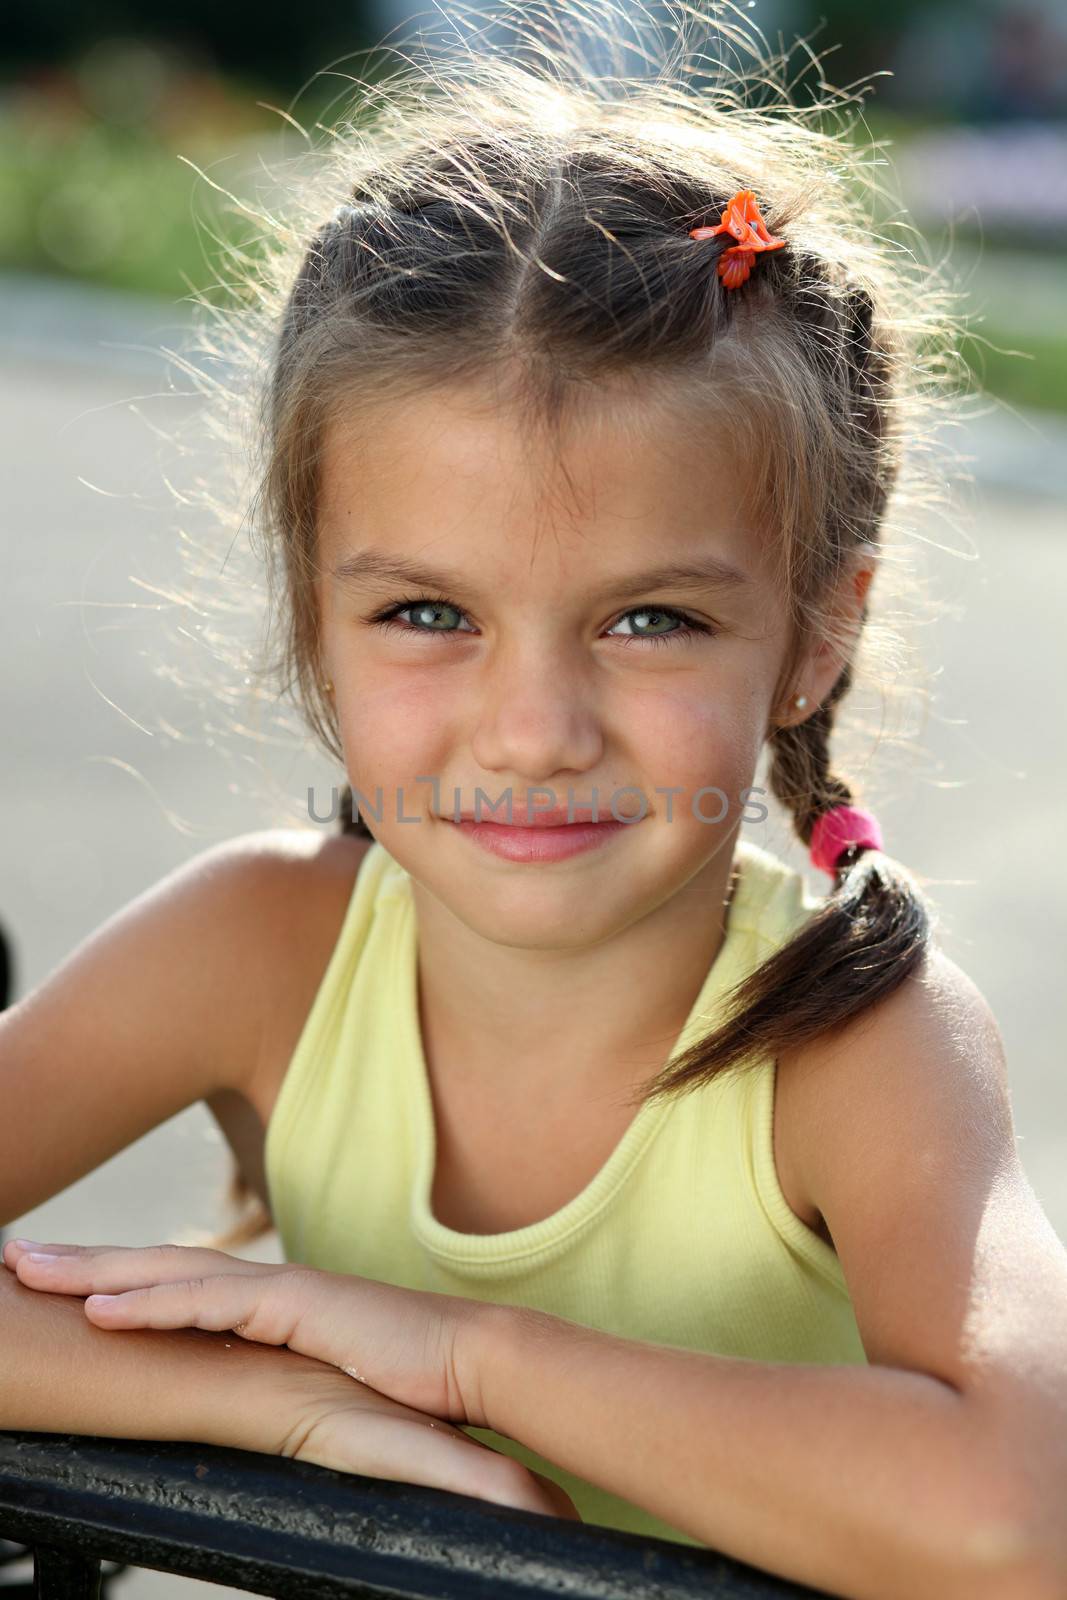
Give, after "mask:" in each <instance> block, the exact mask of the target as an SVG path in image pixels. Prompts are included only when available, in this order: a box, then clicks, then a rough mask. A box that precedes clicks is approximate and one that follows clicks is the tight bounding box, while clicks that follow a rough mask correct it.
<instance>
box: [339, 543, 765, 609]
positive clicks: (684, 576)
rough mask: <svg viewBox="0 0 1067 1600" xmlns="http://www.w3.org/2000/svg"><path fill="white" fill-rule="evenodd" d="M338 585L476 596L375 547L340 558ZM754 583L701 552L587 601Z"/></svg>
mask: <svg viewBox="0 0 1067 1600" xmlns="http://www.w3.org/2000/svg"><path fill="white" fill-rule="evenodd" d="M331 570H332V573H333V576H334V578H336V579H337V580H338V582H340V583H367V584H373V583H380V584H390V583H401V584H404V583H406V584H412V585H415V586H417V587H419V588H422V589H438V590H441V591H446V590H455V591H457V592H460V593H462V592H463V591H466V593H468V594H471V595H474V596H476V597H479V598H480V591H479V588H478V585H477V584H476V583H472V582H471V581H470V580H469V579H467V578H465V577H464V576H463V574H462V573H458V572H448V571H446V570H444V569H443V568H440V567H424V566H421V565H420V564H419V563H418V562H413V561H408V560H406V559H405V558H404V557H403V556H391V555H387V554H385V553H384V552H383V551H379V550H356V551H352V552H351V553H350V554H348V555H346V556H343V557H342V558H341V559H340V560H339V561H337V562H336V564H335V565H334V566H333V568H332V569H331ZM755 587H756V581H755V579H754V578H751V577H749V576H748V574H747V573H744V572H741V571H740V570H739V569H738V568H737V567H732V566H731V565H730V564H729V562H727V561H721V560H719V558H718V557H717V556H712V555H701V556H700V557H699V558H697V559H694V560H692V561H687V562H675V563H672V564H670V565H667V566H660V567H651V568H649V569H648V570H647V571H645V572H631V573H620V574H619V575H618V576H617V577H615V578H612V579H610V581H609V582H607V583H603V584H601V585H600V586H599V587H598V588H597V589H595V590H594V591H592V593H591V594H590V596H589V598H590V599H591V600H594V601H596V600H605V599H609V598H610V597H611V596H612V595H619V596H629V595H637V594H645V593H647V592H648V591H649V590H650V589H688V590H691V591H699V590H706V589H723V590H730V589H736V590H750V589H754V588H755Z"/></svg>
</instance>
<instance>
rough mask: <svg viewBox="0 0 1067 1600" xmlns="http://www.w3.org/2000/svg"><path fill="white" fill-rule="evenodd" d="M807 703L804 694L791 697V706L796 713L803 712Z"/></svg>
mask: <svg viewBox="0 0 1067 1600" xmlns="http://www.w3.org/2000/svg"><path fill="white" fill-rule="evenodd" d="M807 703H808V697H807V695H806V694H795V695H794V696H793V704H794V705H795V706H796V708H797V710H798V711H803V709H804V707H805V706H806V705H807Z"/></svg>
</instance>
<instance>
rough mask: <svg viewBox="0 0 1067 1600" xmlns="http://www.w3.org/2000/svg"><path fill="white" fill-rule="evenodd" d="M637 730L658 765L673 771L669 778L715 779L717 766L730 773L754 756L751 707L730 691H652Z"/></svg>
mask: <svg viewBox="0 0 1067 1600" xmlns="http://www.w3.org/2000/svg"><path fill="white" fill-rule="evenodd" d="M631 733H632V734H633V736H634V738H635V740H636V741H637V742H638V744H639V748H640V751H641V754H642V757H643V759H644V760H645V761H646V763H647V764H648V765H649V766H650V767H651V768H652V770H653V771H662V772H663V773H665V774H668V775H669V776H665V777H664V778H663V780H662V781H663V782H664V783H667V782H674V783H688V782H690V781H693V782H694V783H695V785H696V786H697V787H699V785H700V784H702V783H713V782H715V781H716V778H715V777H714V774H715V773H716V772H717V771H722V772H724V775H725V773H727V772H730V771H732V770H733V769H734V768H735V767H742V768H743V767H744V766H745V764H746V763H747V762H748V761H749V759H750V756H751V748H752V732H751V727H750V717H749V714H748V712H747V710H746V709H744V708H739V707H738V705H737V703H736V701H734V700H731V699H728V698H727V697H725V696H719V695H715V694H714V693H713V692H710V693H709V692H706V691H705V692H703V693H701V692H700V691H699V690H697V689H695V688H694V689H693V690H686V691H685V692H682V693H679V692H676V691H673V690H668V691H662V692H660V693H657V694H656V695H654V696H649V697H648V698H647V699H646V701H645V703H644V704H643V705H642V707H641V708H640V711H639V714H638V716H637V719H636V721H635V722H634V723H632V724H631ZM709 773H710V774H712V775H711V776H709V775H708V774H709ZM656 781H657V782H658V781H660V780H659V779H657V780H656Z"/></svg>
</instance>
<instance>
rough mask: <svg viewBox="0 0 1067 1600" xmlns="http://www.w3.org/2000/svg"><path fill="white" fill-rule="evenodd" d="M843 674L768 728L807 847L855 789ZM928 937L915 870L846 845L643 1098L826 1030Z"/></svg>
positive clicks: (875, 991) (908, 964) (882, 992)
mask: <svg viewBox="0 0 1067 1600" xmlns="http://www.w3.org/2000/svg"><path fill="white" fill-rule="evenodd" d="M864 609H866V608H864ZM850 684H851V667H850V666H846V667H845V670H844V671H843V672H842V673H841V675H840V676H839V677H838V679H837V682H836V683H835V684H834V686H833V689H832V690H831V691H830V693H829V694H828V695H827V696H826V699H825V700H824V701H823V703H822V704H821V705H820V706H819V707H818V708H817V710H816V711H814V712H813V713H812V715H811V716H810V717H808V718H807V720H806V721H804V722H801V723H796V724H793V725H789V726H786V727H781V728H777V729H775V730H774V731H773V733H772V734H771V736H770V742H771V752H772V759H771V769H770V782H771V788H772V790H773V792H774V794H775V795H776V796H777V797H778V799H779V800H781V802H782V803H783V805H785V806H786V807H787V808H788V810H789V811H791V813H792V815H793V823H794V827H795V829H796V832H797V834H798V836H799V837H800V839H801V840H802V841H803V843H804V844H805V845H808V844H810V843H811V838H812V833H813V831H814V828H815V823H816V821H817V820H818V818H819V817H820V816H822V815H824V813H826V812H827V811H830V810H832V809H833V807H834V806H839V805H849V804H851V803H852V801H853V799H854V796H853V793H852V790H851V788H850V787H849V785H848V783H847V782H846V781H845V780H844V779H842V778H839V777H837V776H836V775H835V774H834V773H833V772H832V771H831V766H830V736H831V733H832V730H833V723H834V706H835V705H836V704H837V702H838V701H839V700H840V699H841V698H842V696H843V695H845V694H846V693H847V692H848V689H849V686H850ZM930 941H931V916H930V912H929V909H928V906H927V902H926V899H925V897H924V895H923V893H922V891H921V889H920V888H919V886H918V884H917V883H916V881H915V879H914V878H913V877H912V875H911V874H910V873H909V872H908V871H907V869H906V868H904V867H903V866H901V865H900V863H899V862H896V861H892V860H890V858H889V857H887V856H886V855H884V854H883V853H882V852H881V851H876V850H872V849H871V848H870V847H869V846H865V845H856V846H851V847H850V848H849V849H848V850H846V851H844V852H843V853H842V854H841V855H840V856H839V857H838V861H837V869H836V876H835V882H834V886H833V888H832V889H831V890H830V892H829V894H828V895H827V896H826V899H825V900H824V901H823V904H822V905H821V906H820V907H819V909H818V910H817V911H816V912H815V913H814V914H813V915H812V916H811V917H810V918H809V919H808V920H807V921H806V922H805V923H804V925H803V926H802V928H801V929H800V931H799V932H798V933H797V934H795V935H794V937H793V938H792V939H790V940H788V941H787V942H786V943H785V944H784V945H783V946H782V947H781V948H780V949H778V950H777V951H775V953H774V955H772V956H771V957H769V958H768V959H767V960H766V961H764V962H763V963H762V964H761V965H760V966H759V967H757V969H756V970H755V971H754V972H752V973H750V974H749V976H748V977H747V978H745V979H744V980H742V981H741V982H740V983H738V984H736V985H735V986H734V988H733V989H732V990H731V991H730V993H729V994H728V996H727V997H726V1006H727V1013H728V1014H727V1020H726V1021H725V1022H724V1023H723V1024H722V1026H721V1027H719V1028H718V1029H717V1030H715V1031H714V1032H713V1033H710V1034H708V1035H706V1036H705V1037H704V1038H703V1039H698V1040H697V1041H696V1043H695V1044H693V1045H691V1046H690V1048H689V1049H688V1050H686V1051H684V1052H683V1053H682V1054H681V1055H680V1056H679V1057H678V1058H677V1059H676V1060H675V1061H673V1062H671V1063H669V1064H668V1066H666V1067H665V1068H664V1069H663V1070H662V1071H661V1072H660V1073H658V1074H657V1075H656V1077H654V1078H653V1079H651V1080H649V1081H648V1082H647V1083H646V1084H644V1085H643V1086H642V1089H641V1092H640V1097H641V1098H644V1097H646V1096H647V1097H649V1098H657V1097H659V1096H664V1095H670V1094H675V1093H686V1092H688V1091H690V1090H692V1089H696V1088H699V1087H700V1086H701V1085H703V1084H706V1083H709V1082H710V1081H711V1080H712V1079H713V1078H715V1077H717V1076H718V1075H719V1074H720V1073H722V1072H726V1071H729V1070H731V1069H732V1068H737V1067H740V1066H742V1065H743V1064H744V1063H745V1061H746V1060H751V1059H754V1058H756V1057H759V1058H761V1059H765V1058H766V1057H767V1056H773V1057H777V1056H778V1055H779V1054H781V1053H782V1052H783V1051H784V1050H786V1049H789V1048H794V1047H796V1046H798V1045H801V1044H804V1043H806V1042H808V1041H810V1040H813V1039H816V1038H819V1037H821V1036H822V1035H825V1034H828V1033H829V1032H830V1031H831V1030H832V1029H835V1028H837V1027H840V1026H841V1025H842V1024H844V1023H845V1022H847V1021H848V1020H849V1019H850V1018H851V1017H855V1016H858V1015H859V1014H860V1013H861V1012H863V1011H865V1010H866V1009H867V1007H868V1006H870V1005H873V1004H874V1003H875V1002H876V1001H877V1000H881V999H884V998H885V997H886V996H887V995H889V994H892V992H893V990H894V989H896V988H898V987H899V985H900V984H902V983H903V982H904V980H905V979H906V978H907V977H908V976H909V975H910V974H911V973H913V972H914V971H915V970H916V969H917V968H918V967H919V966H920V965H921V964H922V961H923V960H924V958H925V955H926V951H927V949H928V947H929V944H930Z"/></svg>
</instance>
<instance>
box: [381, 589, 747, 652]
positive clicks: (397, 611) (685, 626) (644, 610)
mask: <svg viewBox="0 0 1067 1600" xmlns="http://www.w3.org/2000/svg"><path fill="white" fill-rule="evenodd" d="M405 611H407V612H410V613H411V614H412V615H413V616H415V617H418V616H419V614H420V613H431V614H435V615H436V616H437V617H438V618H440V614H441V612H443V611H445V612H447V611H451V612H453V613H454V614H455V615H456V616H457V617H462V616H464V615H465V613H464V612H463V611H462V610H461V609H460V607H459V606H455V605H453V604H452V602H451V601H450V600H444V599H440V598H433V597H430V596H427V595H417V596H416V597H415V598H414V599H409V600H398V601H396V602H395V603H394V604H393V605H390V606H387V607H386V608H385V610H383V611H379V612H377V613H376V614H375V615H374V616H373V617H369V618H368V619H367V620H368V621H369V622H371V623H372V624H373V626H374V627H377V628H383V629H390V630H392V631H393V632H396V633H409V634H422V635H423V636H424V637H426V636H428V635H432V634H435V633H436V634H447V635H452V634H457V633H463V634H467V635H468V636H469V635H470V633H471V630H470V629H465V628H450V627H434V626H423V623H424V622H425V616H424V617H423V619H422V621H419V622H404V621H402V620H401V618H402V616H403V613H404V612H405ZM630 617H637V618H648V617H650V618H652V619H654V620H655V621H659V622H666V623H675V624H677V626H675V627H673V628H671V630H670V631H669V632H660V633H644V632H634V633H629V634H615V635H614V637H615V638H616V639H617V640H620V641H621V642H622V643H624V644H626V645H633V644H638V643H643V642H647V643H650V644H668V643H670V642H671V641H672V640H675V639H677V640H686V639H690V638H692V637H693V636H694V635H695V634H707V635H709V636H710V637H712V638H714V637H715V635H716V634H717V632H718V630H717V629H715V628H710V627H708V626H707V624H706V623H703V622H697V621H696V620H695V618H693V617H690V616H687V615H686V613H685V612H684V611H678V610H676V609H675V608H674V607H673V606H654V607H653V606H633V607H631V609H630V610H629V611H624V612H623V614H622V616H621V617H619V619H618V621H616V622H613V623H612V628H617V627H618V626H619V623H620V622H624V621H627V620H628V619H629V618H630Z"/></svg>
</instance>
